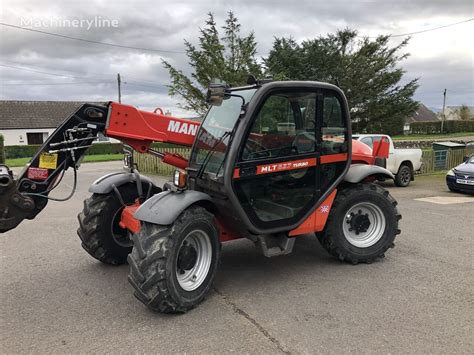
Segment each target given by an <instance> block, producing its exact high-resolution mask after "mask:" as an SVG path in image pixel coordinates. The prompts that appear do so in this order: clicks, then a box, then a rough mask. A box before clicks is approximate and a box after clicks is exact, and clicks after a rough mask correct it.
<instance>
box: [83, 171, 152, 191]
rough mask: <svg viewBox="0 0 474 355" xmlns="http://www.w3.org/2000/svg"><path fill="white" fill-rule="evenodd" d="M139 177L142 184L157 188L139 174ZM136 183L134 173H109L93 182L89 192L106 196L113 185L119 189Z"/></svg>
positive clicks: (148, 179)
mask: <svg viewBox="0 0 474 355" xmlns="http://www.w3.org/2000/svg"><path fill="white" fill-rule="evenodd" d="M139 176H140V179H141V181H142V183H146V184H148V185H149V184H152V185H153V186H155V187H157V186H156V185H155V183H154V182H153V181H152V180H151V179H150V178H148V177H146V176H144V175H140V174H139ZM136 181H137V180H136V174H134V173H127V172H125V171H123V172H116V173H111V174H107V175H104V176H102V177H100V178H98V179H97V180H96V181H94V182H93V183H92V185H91V186H90V187H89V192H91V193H94V194H108V193H109V192H110V191H112V190H113V187H112V186H113V185H115V186H116V187H120V186H122V185H125V184H128V183H135V182H136ZM144 190H145V192H146V188H144Z"/></svg>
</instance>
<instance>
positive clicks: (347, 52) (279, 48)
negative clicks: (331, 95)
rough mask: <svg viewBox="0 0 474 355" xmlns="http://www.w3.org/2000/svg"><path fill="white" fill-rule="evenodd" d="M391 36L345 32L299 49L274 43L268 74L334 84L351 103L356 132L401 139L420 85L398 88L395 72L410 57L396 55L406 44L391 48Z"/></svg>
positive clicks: (286, 42)
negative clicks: (382, 134) (398, 136)
mask: <svg viewBox="0 0 474 355" xmlns="http://www.w3.org/2000/svg"><path fill="white" fill-rule="evenodd" d="M388 42H389V36H379V37H377V38H376V39H373V40H371V39H369V38H362V39H359V37H358V36H357V31H353V30H350V29H345V30H342V31H338V32H336V34H328V35H327V36H325V37H319V38H316V39H311V40H307V41H304V42H302V43H301V44H299V43H297V42H296V41H295V40H293V39H292V38H276V39H275V41H274V43H273V49H272V50H271V52H270V54H269V56H268V58H267V59H266V60H265V65H266V68H267V72H268V74H269V75H271V76H272V77H273V78H274V79H278V80H317V81H327V82H332V83H336V84H338V85H339V86H340V87H341V89H343V90H344V92H345V94H346V96H347V99H348V101H349V108H350V112H351V117H352V120H353V130H354V132H356V131H357V132H369V133H370V132H376V133H388V134H399V133H402V132H403V124H404V121H405V119H406V117H408V116H409V115H410V114H412V113H413V112H414V111H415V110H416V109H417V107H418V104H417V102H415V101H414V100H413V99H412V97H413V94H414V92H415V90H416V89H417V87H418V79H414V80H411V81H409V82H408V83H406V84H401V83H400V81H401V79H402V77H403V74H404V73H405V72H404V70H403V69H401V68H400V67H398V64H399V62H400V61H402V60H404V59H405V58H407V56H408V54H406V53H405V54H399V52H400V51H401V49H402V48H403V47H405V46H406V45H407V43H408V39H405V40H404V41H402V42H401V43H400V44H399V45H397V46H394V47H390V46H389V43H388Z"/></svg>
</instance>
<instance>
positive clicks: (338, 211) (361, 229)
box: [317, 184, 401, 264]
mask: <svg viewBox="0 0 474 355" xmlns="http://www.w3.org/2000/svg"><path fill="white" fill-rule="evenodd" d="M396 206H397V202H396V201H395V200H394V199H393V197H391V196H390V194H389V193H388V191H386V190H385V189H383V188H382V187H380V186H379V185H376V184H357V185H350V186H348V187H345V188H343V189H341V190H339V191H338V192H337V195H336V199H335V200H334V204H333V206H332V208H331V211H330V214H329V217H328V220H327V222H326V227H325V229H324V231H323V232H322V233H318V234H317V237H318V239H319V242H320V243H321V245H322V246H323V247H324V248H325V249H326V250H327V251H328V252H329V254H331V255H333V256H335V257H336V258H338V259H339V260H340V261H346V262H349V263H352V264H357V263H360V262H365V263H371V262H372V261H374V260H375V259H377V258H382V257H384V255H385V252H386V251H387V249H388V248H392V247H393V246H394V243H393V241H394V239H395V237H396V235H397V234H400V229H398V221H399V220H400V219H401V215H400V214H399V213H398V210H397V208H396Z"/></svg>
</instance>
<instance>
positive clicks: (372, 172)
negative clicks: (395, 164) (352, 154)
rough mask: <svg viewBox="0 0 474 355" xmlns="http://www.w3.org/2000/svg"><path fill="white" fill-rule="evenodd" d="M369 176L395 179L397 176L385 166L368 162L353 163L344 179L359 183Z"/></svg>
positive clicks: (378, 178)
mask: <svg viewBox="0 0 474 355" xmlns="http://www.w3.org/2000/svg"><path fill="white" fill-rule="evenodd" d="M368 176H375V178H376V179H377V180H380V179H381V178H383V179H387V178H390V179H392V180H393V179H395V176H394V175H393V174H392V173H391V172H390V171H388V170H387V169H385V168H382V167H381V166H378V165H367V164H353V165H351V166H350V168H349V171H348V172H347V174H346V176H345V177H344V181H347V182H350V183H358V182H361V181H362V180H364V179H365V178H366V177H368Z"/></svg>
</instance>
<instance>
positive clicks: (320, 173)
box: [0, 77, 401, 313]
mask: <svg viewBox="0 0 474 355" xmlns="http://www.w3.org/2000/svg"><path fill="white" fill-rule="evenodd" d="M207 100H208V103H209V104H210V109H209V111H208V112H207V114H206V116H205V118H204V119H203V121H202V123H198V122H196V121H191V120H186V119H179V118H175V117H170V116H165V115H163V114H160V113H150V112H144V111H140V110H137V109H136V108H134V107H132V106H127V105H122V104H119V103H115V102H110V103H107V104H103V105H98V104H84V105H82V106H81V107H80V108H79V109H78V110H77V111H76V112H75V113H74V114H72V115H71V116H70V117H68V118H67V119H66V120H65V121H64V122H63V123H62V124H61V125H60V126H59V127H58V128H57V129H56V131H55V132H54V133H53V134H51V136H50V137H49V138H48V140H47V141H46V142H45V143H44V144H43V145H42V147H41V148H40V149H39V150H38V152H37V153H36V154H35V156H34V157H33V158H32V160H31V161H30V163H29V164H28V165H27V166H26V167H25V169H24V170H23V171H22V172H21V173H20V174H19V176H18V177H17V178H14V176H13V174H12V172H11V171H10V170H9V169H8V168H7V167H6V166H0V232H6V231H8V230H11V229H13V228H15V227H16V226H17V225H18V224H19V223H20V222H21V221H22V220H24V219H33V218H35V216H36V215H37V214H38V213H39V212H41V211H42V210H43V209H44V208H45V206H46V204H47V202H48V201H49V200H60V199H57V198H53V197H51V196H49V194H50V192H51V191H53V190H54V188H55V187H56V186H58V184H59V183H60V182H61V179H62V177H63V175H64V173H65V171H66V170H67V169H69V168H71V169H72V170H73V174H74V188H73V192H74V189H75V187H76V181H77V169H78V167H79V165H80V162H81V158H82V157H83V155H84V153H85V152H86V151H87V148H89V147H90V146H91V144H92V142H93V141H94V140H95V139H97V137H98V135H99V134H103V135H105V136H107V137H111V138H116V139H118V140H120V141H122V142H123V143H124V146H125V161H126V167H127V168H126V170H125V171H123V172H116V173H111V174H109V175H106V176H103V177H101V178H99V179H98V180H96V181H95V182H94V183H93V184H92V185H91V187H90V189H89V190H90V192H91V193H92V196H91V197H90V198H88V199H87V200H85V201H84V209H83V211H82V212H81V213H80V214H79V216H78V218H79V229H78V234H79V237H80V238H81V241H82V246H83V247H84V249H85V250H86V251H87V252H88V253H89V254H90V255H91V256H93V257H94V258H96V259H98V260H100V261H101V262H104V263H107V264H113V265H117V264H124V263H126V262H128V264H129V266H130V274H129V281H130V283H131V284H132V286H133V287H134V289H135V295H136V297H137V298H138V299H139V300H140V301H141V302H143V303H144V304H145V305H147V306H148V307H150V308H151V309H153V310H157V311H160V312H171V313H174V312H185V311H187V310H189V309H190V308H192V307H193V306H195V305H196V304H197V303H199V302H200V301H201V300H202V299H203V298H204V297H205V295H206V294H207V293H208V291H209V289H210V287H211V284H212V282H213V279H214V275H215V273H216V268H217V265H218V259H219V253H220V245H221V243H223V242H226V241H230V240H234V239H238V238H248V239H250V240H251V241H253V242H255V243H256V245H257V246H258V247H259V248H261V250H262V252H263V254H264V255H265V256H267V257H273V256H277V255H284V254H288V253H290V252H291V251H292V249H293V245H294V243H295V240H296V239H297V237H298V236H300V235H303V234H308V233H315V234H316V236H317V238H318V239H319V241H320V242H321V244H322V246H323V247H324V248H325V249H326V250H327V251H328V252H329V253H330V254H332V255H334V256H335V257H337V258H338V259H339V260H341V261H347V262H350V263H353V264H357V263H359V262H366V263H370V262H372V261H373V260H375V259H377V258H380V257H383V256H384V253H385V252H386V251H387V249H388V248H390V247H392V246H393V245H394V244H393V242H394V238H395V237H396V235H397V234H399V233H400V230H399V229H398V221H399V219H400V218H401V216H400V214H399V213H398V211H397V208H396V205H397V203H396V201H395V200H394V199H393V198H392V197H391V196H390V195H389V193H388V191H386V190H384V189H383V188H382V187H380V186H379V185H376V184H374V183H373V181H374V180H383V179H393V175H392V174H391V173H390V172H389V171H387V170H386V169H385V168H384V167H383V162H384V158H387V154H388V144H387V143H388V142H385V141H380V142H377V143H376V145H375V146H374V147H373V149H372V150H371V149H370V148H368V147H367V146H365V145H364V144H363V143H360V142H357V141H352V139H351V122H350V117H349V110H348V106H347V100H346V98H345V96H344V94H343V92H342V91H341V90H340V89H339V88H338V87H336V86H333V85H330V84H327V83H320V82H302V81H286V82H272V81H258V80H255V78H252V77H250V79H249V83H248V85H247V86H244V87H235V88H229V87H226V86H225V85H221V84H212V85H211V86H210V87H209V90H208V93H207ZM152 142H168V143H174V144H180V145H183V146H192V151H191V155H190V157H189V159H185V158H183V157H182V156H180V155H177V154H170V153H166V152H160V151H157V150H156V149H154V148H152V147H151V143H152ZM132 149H133V150H135V151H137V152H139V153H148V154H153V155H155V156H158V157H160V158H161V159H162V160H163V162H165V163H168V164H171V165H173V166H175V167H176V168H177V169H176V171H175V173H174V176H173V181H171V182H170V183H167V184H165V185H164V186H162V187H160V186H156V185H155V183H154V182H153V180H151V179H150V178H148V177H146V176H143V175H141V174H140V173H139V172H138V169H137V167H136V165H135V164H134V162H133V155H132ZM73 192H72V193H73ZM72 193H71V195H70V196H72ZM70 196H68V197H70Z"/></svg>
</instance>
